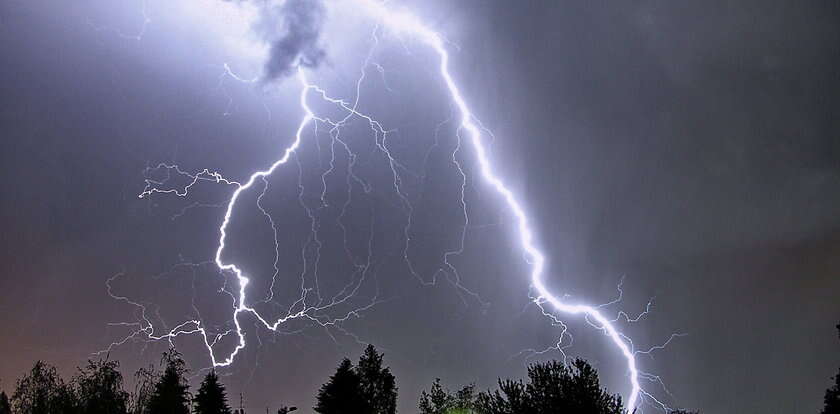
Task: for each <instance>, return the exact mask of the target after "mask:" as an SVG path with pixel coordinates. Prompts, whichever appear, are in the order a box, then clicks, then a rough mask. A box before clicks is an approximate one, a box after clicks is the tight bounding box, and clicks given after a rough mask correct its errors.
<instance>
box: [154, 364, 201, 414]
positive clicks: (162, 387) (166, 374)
mask: <svg viewBox="0 0 840 414" xmlns="http://www.w3.org/2000/svg"><path fill="white" fill-rule="evenodd" d="M162 362H163V364H164V365H165V368H164V370H163V375H161V377H160V379H159V380H158V382H157V383H156V384H155V388H154V392H153V393H152V395H151V398H150V399H149V407H148V409H149V412H150V413H155V414H157V413H166V414H189V412H190V399H191V398H190V393H189V384H188V383H187V379H186V373H187V369H186V363H185V362H184V360H183V359H182V358H181V354H180V353H178V351H176V350H175V349H174V348H173V349H170V350H169V351H168V352H165V353H164V354H163V360H162Z"/></svg>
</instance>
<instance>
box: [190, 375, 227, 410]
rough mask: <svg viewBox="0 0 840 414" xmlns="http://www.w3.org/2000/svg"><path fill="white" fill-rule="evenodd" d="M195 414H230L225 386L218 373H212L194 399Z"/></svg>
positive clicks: (205, 378) (203, 382)
mask: <svg viewBox="0 0 840 414" xmlns="http://www.w3.org/2000/svg"><path fill="white" fill-rule="evenodd" d="M193 403H194V407H193V410H194V411H193V412H194V413H195V414H230V413H231V411H230V406H229V405H228V402H227V394H226V393H225V386H224V385H222V383H221V382H219V376H218V375H216V371H210V372H209V373H208V374H207V376H206V377H204V380H203V381H202V382H201V386H200V387H199V388H198V393H197V394H196V395H195V399H193Z"/></svg>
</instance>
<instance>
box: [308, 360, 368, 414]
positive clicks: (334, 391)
mask: <svg viewBox="0 0 840 414" xmlns="http://www.w3.org/2000/svg"><path fill="white" fill-rule="evenodd" d="M314 409H315V411H316V412H318V413H321V414H346V413H354V414H363V413H368V412H369V410H370V407H368V406H367V404H366V403H365V399H364V397H363V396H362V388H361V381H360V378H359V374H357V373H356V370H355V369H353V363H352V362H350V360H349V359H347V358H344V360H342V361H341V364H339V366H338V369H336V371H335V374H333V376H331V377H330V380H329V381H327V383H326V384H324V385H322V386H321V389H320V390H319V391H318V405H316V406H315V407H314Z"/></svg>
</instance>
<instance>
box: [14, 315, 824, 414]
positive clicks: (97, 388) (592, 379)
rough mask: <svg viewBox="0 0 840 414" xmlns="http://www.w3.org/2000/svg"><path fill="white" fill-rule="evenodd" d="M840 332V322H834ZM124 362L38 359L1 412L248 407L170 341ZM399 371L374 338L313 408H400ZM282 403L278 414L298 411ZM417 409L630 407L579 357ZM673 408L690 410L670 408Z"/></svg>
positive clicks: (125, 413) (611, 412) (185, 412)
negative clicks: (192, 379)
mask: <svg viewBox="0 0 840 414" xmlns="http://www.w3.org/2000/svg"><path fill="white" fill-rule="evenodd" d="M837 328H838V332H840V325H838V326H837ZM119 366H120V365H119V362H117V361H110V360H100V361H88V363H87V365H86V366H85V367H83V368H79V369H78V371H77V372H76V374H75V375H73V376H72V377H71V378H70V380H69V381H67V382H65V381H64V380H63V379H62V378H61V377H60V376H59V375H58V373H57V371H56V369H55V367H53V366H51V365H49V364H46V363H44V362H42V361H38V362H36V363H35V365H34V366H33V367H32V369H31V370H30V371H29V373H27V374H26V375H24V376H23V377H22V378H20V379H19V380H18V381H17V383H16V387H15V390H14V392H13V393H12V395H11V397H9V396H8V395H7V394H6V393H5V392H2V391H0V414H190V413H195V414H245V412H244V410H242V411H240V410H232V409H231V407H230V404H229V402H228V397H227V395H226V391H225V386H224V384H222V383H221V381H220V380H219V377H218V376H217V375H216V373H215V372H214V371H212V370H211V371H210V372H208V373H207V374H206V375H205V376H204V378H203V380H202V381H201V384H200V385H199V387H198V389H197V390H196V392H195V394H193V393H192V392H191V391H190V384H189V381H188V376H187V374H188V370H187V368H186V364H185V362H184V360H183V358H182V357H181V355H180V354H179V353H178V352H177V351H176V350H175V349H170V350H169V351H167V352H165V353H163V357H162V358H161V361H160V364H159V366H158V367H155V366H154V365H150V366H149V367H147V368H141V369H140V370H138V371H137V373H135V375H134V380H135V381H134V383H135V387H134V390H133V391H132V392H128V391H126V390H125V389H124V381H123V376H122V374H121V373H120V371H119ZM835 381H836V383H835V384H834V386H833V387H832V388H829V389H828V390H826V393H825V408H824V409H823V411H822V414H840V374H838V375H837V377H835ZM397 394H398V389H397V385H396V378H395V377H394V375H393V374H392V373H391V370H390V368H388V367H387V366H384V365H383V355H382V354H381V353H379V352H378V351H377V350H376V348H374V347H373V346H372V345H369V346H368V347H367V348H366V349H365V351H364V353H363V354H362V356H361V357H360V358H359V360H358V362H357V363H356V364H355V365H354V364H353V362H351V361H350V360H349V359H346V358H345V359H344V360H343V361H341V363H340V364H339V365H338V368H337V369H336V371H335V373H334V374H333V375H332V376H331V377H330V378H329V379H328V381H327V382H326V383H324V384H323V385H322V386H321V388H320V390H319V391H318V395H317V403H316V405H315V407H313V410H314V411H315V412H317V413H320V414H395V413H396V412H397ZM296 410H297V408H295V407H281V408H280V409H279V410H277V413H278V414H288V413H289V412H292V411H296ZM418 410H419V412H420V414H556V413H570V414H571V413H574V414H627V409H626V408H625V407H624V406H623V403H622V400H621V397H620V396H619V395H617V394H610V393H608V392H607V391H606V390H605V389H604V388H602V387H601V385H600V381H599V379H598V373H597V371H596V370H595V369H594V368H592V366H590V365H589V364H588V363H587V362H586V361H584V360H581V359H578V360H575V361H574V362H573V363H571V364H569V365H566V364H563V363H560V362H557V361H549V362H544V363H535V364H532V365H530V366H529V367H528V371H527V378H526V379H525V380H524V381H523V380H510V379H505V380H502V379H499V381H498V388H497V389H496V390H487V391H480V392H479V391H477V390H476V388H475V386H474V385H467V386H465V387H462V388H460V389H458V390H454V391H452V390H449V389H447V388H446V387H444V386H443V385H442V384H441V381H440V379H437V380H435V381H434V383H432V384H431V387H430V388H429V390H424V391H423V392H422V394H421V396H420V400H419V404H418ZM671 414H690V413H689V412H687V411H673V412H672V413H671Z"/></svg>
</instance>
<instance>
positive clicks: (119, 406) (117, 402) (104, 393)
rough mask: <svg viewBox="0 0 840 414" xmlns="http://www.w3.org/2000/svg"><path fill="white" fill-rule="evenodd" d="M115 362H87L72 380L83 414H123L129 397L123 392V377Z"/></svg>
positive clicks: (118, 365)
mask: <svg viewBox="0 0 840 414" xmlns="http://www.w3.org/2000/svg"><path fill="white" fill-rule="evenodd" d="M119 367H120V364H119V362H117V361H97V362H94V361H88V365H87V366H86V367H85V368H80V369H79V373H78V374H77V375H76V377H74V378H73V384H74V385H75V392H76V395H77V398H78V400H79V411H80V412H81V413H83V414H125V413H126V410H127V408H128V398H129V395H128V393H127V392H125V391H124V390H123V377H122V374H121V373H120V371H119Z"/></svg>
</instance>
